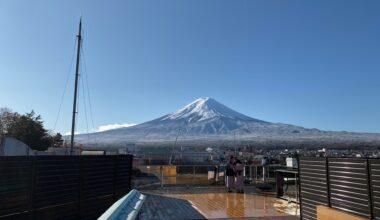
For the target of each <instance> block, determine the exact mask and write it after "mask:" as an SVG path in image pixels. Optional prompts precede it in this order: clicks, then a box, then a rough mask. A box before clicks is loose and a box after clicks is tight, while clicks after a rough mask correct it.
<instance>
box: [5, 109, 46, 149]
mask: <svg viewBox="0 0 380 220" xmlns="http://www.w3.org/2000/svg"><path fill="white" fill-rule="evenodd" d="M5 135H6V136H8V137H14V138H16V139H18V140H20V141H22V142H24V143H26V144H27V145H28V146H29V147H31V148H32V149H34V150H40V151H42V150H46V149H47V148H48V147H50V146H51V145H52V143H53V139H52V137H51V135H49V133H48V132H47V130H46V129H45V128H44V126H43V121H42V119H41V116H40V115H36V114H35V113H34V111H31V112H30V113H26V114H24V115H19V114H18V113H14V114H11V116H10V120H8V123H7V125H6V132H5Z"/></svg>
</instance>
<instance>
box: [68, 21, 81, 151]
mask: <svg viewBox="0 0 380 220" xmlns="http://www.w3.org/2000/svg"><path fill="white" fill-rule="evenodd" d="M77 39H78V46H77V64H76V69H75V86H74V104H73V119H72V122H71V146H70V155H73V153H74V135H75V117H76V114H77V96H78V80H79V79H78V78H79V61H80V45H81V43H82V17H81V18H80V21H79V32H78V35H77Z"/></svg>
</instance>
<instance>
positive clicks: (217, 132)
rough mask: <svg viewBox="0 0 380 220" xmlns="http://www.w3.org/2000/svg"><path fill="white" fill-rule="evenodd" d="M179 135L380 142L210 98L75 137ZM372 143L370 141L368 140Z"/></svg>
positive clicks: (109, 140) (107, 140) (111, 139)
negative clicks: (256, 114) (257, 114)
mask: <svg viewBox="0 0 380 220" xmlns="http://www.w3.org/2000/svg"><path fill="white" fill-rule="evenodd" d="M178 134H180V138H181V139H182V140H184V139H186V140H199V139H201V140H208V139H217V140H233V139H234V136H235V135H236V134H237V135H239V138H244V139H246V140H254V139H256V140H259V139H276V140H285V139H287V140H288V139H294V140H300V139H304V138H306V139H313V140H317V141H318V140H322V139H326V138H327V139H329V140H330V139H331V140H343V139H347V138H348V139H358V138H359V139H360V138H361V139H363V140H367V139H366V138H368V137H371V138H374V139H376V140H380V137H379V135H378V134H376V135H371V134H368V135H364V134H360V133H350V132H326V131H321V130H318V129H307V128H303V127H300V126H295V125H290V124H282V123H270V122H266V121H262V120H258V119H255V118H251V117H248V116H246V115H243V114H241V113H238V112H236V111H234V110H232V109H230V108H228V107H227V106H225V105H223V104H221V103H219V102H217V101H216V100H214V99H212V98H208V97H207V98H200V99H197V100H195V101H194V102H192V103H190V104H188V105H186V106H185V107H183V108H181V109H179V110H177V111H175V112H174V113H171V114H167V115H164V116H162V117H160V118H157V119H154V120H152V121H148V122H145V123H142V124H138V125H135V126H132V127H127V128H118V129H114V130H108V131H104V132H97V133H92V134H90V135H78V136H76V140H77V142H80V143H90V142H92V143H95V142H98V143H103V144H114V143H125V142H140V141H144V142H146V141H148V142H149V141H152V142H165V141H173V140H174V139H175V137H176V136H177V135H178ZM368 140H372V139H368Z"/></svg>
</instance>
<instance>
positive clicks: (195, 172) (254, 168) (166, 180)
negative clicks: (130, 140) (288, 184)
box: [133, 165, 284, 187]
mask: <svg viewBox="0 0 380 220" xmlns="http://www.w3.org/2000/svg"><path fill="white" fill-rule="evenodd" d="M283 167H284V166H282V165H268V166H258V165H251V166H245V168H244V172H243V175H244V176H245V184H246V185H255V184H257V183H275V180H276V179H275V170H276V169H280V168H283ZM134 170H135V172H134V177H133V180H134V181H133V182H134V187H143V186H156V187H157V186H161V187H164V186H176V185H177V186H181V185H182V186H194V185H224V184H225V176H226V175H225V170H226V169H225V166H220V165H219V166H214V165H162V166H161V165H153V166H152V165H151V166H149V165H144V166H142V165H140V166H136V167H134ZM263 174H264V175H263Z"/></svg>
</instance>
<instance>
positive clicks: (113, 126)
mask: <svg viewBox="0 0 380 220" xmlns="http://www.w3.org/2000/svg"><path fill="white" fill-rule="evenodd" d="M134 125H136V124H133V123H131V124H128V123H125V124H109V125H101V126H99V127H98V128H96V129H91V130H90V131H88V133H94V132H102V131H108V130H112V129H117V128H128V127H131V126H134ZM75 134H87V131H76V132H75ZM63 135H71V132H65V133H63Z"/></svg>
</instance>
